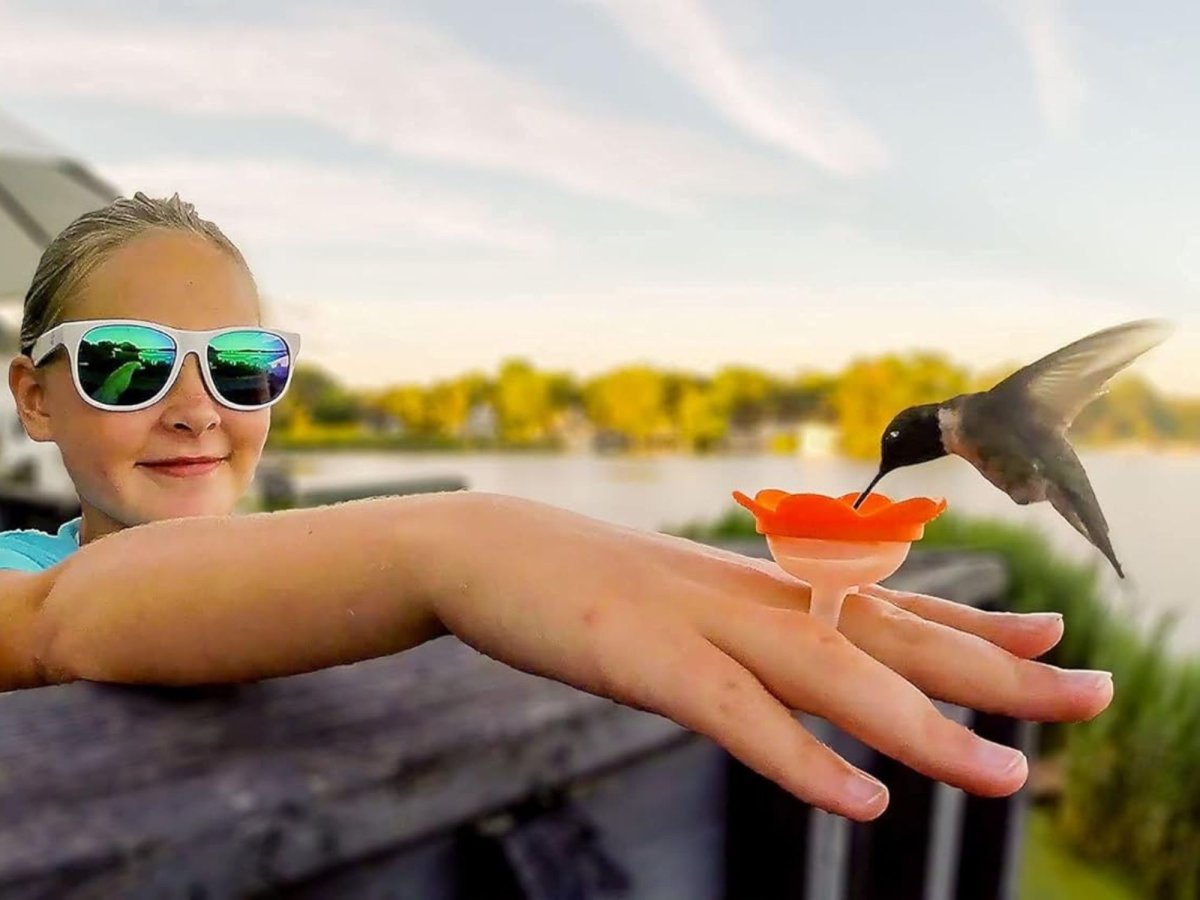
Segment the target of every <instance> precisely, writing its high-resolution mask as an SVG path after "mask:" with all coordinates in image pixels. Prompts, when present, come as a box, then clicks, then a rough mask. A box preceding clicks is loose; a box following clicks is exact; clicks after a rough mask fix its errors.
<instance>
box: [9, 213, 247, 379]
mask: <svg viewBox="0 0 1200 900" xmlns="http://www.w3.org/2000/svg"><path fill="white" fill-rule="evenodd" d="M163 229H165V230H170V231H182V232H186V233H189V234H195V235H197V236H199V237H202V238H205V239H206V240H209V241H211V242H212V243H213V244H215V245H216V246H217V247H219V248H221V249H222V250H224V251H225V252H226V253H228V254H229V255H230V256H231V257H232V258H233V259H234V260H235V261H236V262H238V263H239V264H240V265H241V266H242V267H243V268H244V269H245V270H246V271H247V273H249V271H250V267H249V266H248V265H246V260H245V259H244V258H243V257H242V254H241V251H240V250H238V248H237V247H236V246H235V245H234V243H233V242H232V241H231V240H229V238H227V237H226V236H225V235H224V233H223V232H222V231H221V229H220V228H218V227H217V226H216V225H214V224H213V223H212V222H209V221H207V220H205V219H202V218H200V216H198V215H197V214H196V208H195V207H194V206H193V205H192V204H190V203H185V202H184V201H182V200H180V199H179V194H178V193H176V194H174V195H172V197H171V198H170V199H157V198H154V197H147V196H146V195H145V194H143V193H142V192H141V191H138V192H137V193H135V194H134V195H133V197H132V198H130V197H119V198H118V199H116V200H114V201H113V202H112V203H110V204H109V205H108V206H105V207H102V208H101V209H96V210H92V211H91V212H86V213H84V214H83V215H81V216H80V217H79V218H77V219H76V220H75V221H74V222H72V223H71V224H70V225H68V226H67V227H66V228H64V229H63V230H62V231H61V232H60V233H59V234H58V236H57V237H55V238H54V240H52V241H51V242H50V245H49V246H48V247H47V248H46V249H45V251H44V252H43V253H42V258H41V259H40V260H39V261H38V267H37V271H35V272H34V274H33V281H32V282H31V283H30V285H29V291H28V292H27V293H26V294H25V308H24V312H23V314H22V317H21V352H22V353H24V354H26V355H28V354H29V353H30V352H31V351H32V350H33V344H34V342H35V341H36V340H37V339H38V338H39V337H40V336H41V335H42V334H43V333H45V332H46V331H48V330H49V329H51V328H53V327H54V326H55V325H57V324H58V323H59V322H61V321H62V320H63V316H64V314H65V312H66V310H67V308H68V305H69V304H70V302H71V300H72V299H73V298H74V297H75V296H76V295H77V294H78V292H79V289H80V287H81V285H82V284H83V283H84V281H85V280H86V279H87V277H88V275H89V274H91V272H92V271H93V270H94V269H95V268H96V267H97V266H98V265H100V264H101V263H102V262H104V261H105V260H106V259H108V257H109V256H111V255H112V254H113V253H114V252H115V251H116V250H118V249H120V248H121V247H122V246H123V245H125V244H127V243H128V242H129V241H131V240H133V239H134V238H136V237H139V236H141V235H143V234H145V233H146V232H148V231H151V230H163Z"/></svg>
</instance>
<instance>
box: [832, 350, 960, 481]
mask: <svg viewBox="0 0 1200 900" xmlns="http://www.w3.org/2000/svg"><path fill="white" fill-rule="evenodd" d="M969 389H970V377H969V375H968V374H967V372H965V371H964V370H963V369H961V368H959V367H957V366H955V365H953V364H952V363H950V362H948V361H947V360H946V359H945V358H944V357H942V356H940V355H936V354H931V353H918V354H910V355H907V356H895V355H889V356H881V357H875V358H871V359H860V360H857V361H855V362H853V363H851V364H850V366H849V367H848V368H847V369H846V370H845V371H844V372H843V373H842V374H841V376H840V378H839V379H838V386H837V389H836V390H835V391H834V396H833V405H834V410H835V412H836V414H837V421H838V425H839V426H840V429H841V437H842V450H843V451H844V452H845V453H846V454H847V455H849V456H852V457H856V458H859V459H874V458H876V457H878V455H879V438H880V435H881V434H882V433H883V429H884V428H885V427H886V426H887V423H888V422H890V421H891V419H892V417H893V416H894V415H896V413H898V412H900V410H902V409H904V408H905V407H907V406H911V405H913V404H916V403H933V402H936V401H938V400H944V399H946V398H947V397H953V396H955V395H957V394H960V393H963V392H964V391H967V390H969Z"/></svg>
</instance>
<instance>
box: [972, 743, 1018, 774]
mask: <svg viewBox="0 0 1200 900" xmlns="http://www.w3.org/2000/svg"><path fill="white" fill-rule="evenodd" d="M975 757H976V759H978V760H979V761H980V762H981V763H983V764H984V765H985V766H986V767H987V768H989V769H991V770H993V771H994V772H996V773H997V774H999V775H1008V774H1009V773H1011V772H1015V771H1016V770H1017V769H1019V768H1020V767H1021V766H1023V765H1027V763H1026V761H1025V754H1024V753H1022V752H1021V751H1020V750H1014V749H1013V748H1012V747H1005V746H1004V745H1003V744H996V743H993V742H992V741H985V740H980V741H978V742H977V743H976V746H975Z"/></svg>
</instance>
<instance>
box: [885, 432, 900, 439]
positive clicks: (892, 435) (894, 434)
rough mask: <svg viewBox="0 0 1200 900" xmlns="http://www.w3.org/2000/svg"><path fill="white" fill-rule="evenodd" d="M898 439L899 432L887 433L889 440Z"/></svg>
mask: <svg viewBox="0 0 1200 900" xmlns="http://www.w3.org/2000/svg"><path fill="white" fill-rule="evenodd" d="M898 437H900V432H898V431H889V432H888V438H889V439H892V438H898Z"/></svg>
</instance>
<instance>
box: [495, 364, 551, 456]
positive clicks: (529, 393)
mask: <svg viewBox="0 0 1200 900" xmlns="http://www.w3.org/2000/svg"><path fill="white" fill-rule="evenodd" d="M551 384H552V379H551V378H550V377H548V376H547V375H545V374H543V373H541V372H539V371H537V370H536V369H535V368H534V367H533V366H532V365H530V364H529V363H528V362H527V361H525V360H523V359H510V360H507V361H506V362H505V363H504V364H503V365H502V366H501V367H500V374H499V377H498V378H497V380H496V385H495V394H494V396H495V399H494V402H495V405H496V414H497V416H498V417H499V421H500V434H501V436H502V438H503V439H504V440H505V441H508V442H512V443H531V442H535V441H540V440H542V439H543V438H545V436H546V433H547V432H548V430H549V428H550V425H551V421H552V413H553V405H552V402H551V401H552V397H551V390H550V388H551Z"/></svg>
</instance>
